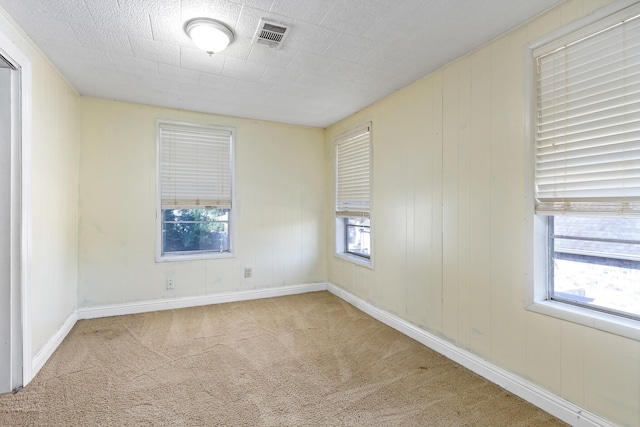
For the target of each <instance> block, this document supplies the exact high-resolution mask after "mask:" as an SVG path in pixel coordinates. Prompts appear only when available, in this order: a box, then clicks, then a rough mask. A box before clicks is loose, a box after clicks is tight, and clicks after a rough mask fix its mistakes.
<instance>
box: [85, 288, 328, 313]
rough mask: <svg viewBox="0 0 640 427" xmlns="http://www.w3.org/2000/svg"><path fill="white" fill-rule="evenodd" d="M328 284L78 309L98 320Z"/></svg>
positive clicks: (299, 291)
mask: <svg viewBox="0 0 640 427" xmlns="http://www.w3.org/2000/svg"><path fill="white" fill-rule="evenodd" d="M326 290H327V283H325V282H322V283H308V284H303V285H293V286H283V287H280V288H271V289H256V290H252V291H240V292H229V293H224V294H216V295H203V296H197V297H184V298H173V299H162V300H152V301H139V302H129V303H123V304H112V305H103V306H98V307H83V308H80V309H78V318H79V319H96V318H99V317H109V316H120V315H123V314H136V313H147V312H150V311H160V310H174V309H178V308H188V307H197V306H201V305H210V304H222V303H227V302H238V301H249V300H254V299H262V298H274V297H282V296H287V295H296V294H303V293H307V292H319V291H326Z"/></svg>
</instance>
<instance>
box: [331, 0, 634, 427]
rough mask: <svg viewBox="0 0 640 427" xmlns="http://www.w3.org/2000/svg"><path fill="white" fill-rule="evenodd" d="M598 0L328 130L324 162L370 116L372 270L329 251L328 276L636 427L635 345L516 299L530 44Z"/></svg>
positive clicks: (523, 239) (558, 12)
mask: <svg viewBox="0 0 640 427" xmlns="http://www.w3.org/2000/svg"><path fill="white" fill-rule="evenodd" d="M605 3H608V2H607V1H590V0H585V1H582V0H574V1H569V2H567V3H565V4H563V6H562V7H559V8H557V9H555V10H553V11H551V12H550V13H547V14H545V15H544V16H541V17H539V18H538V19H536V20H534V21H532V22H531V23H529V24H528V25H526V26H524V27H522V28H520V29H517V30H515V31H513V32H511V33H509V34H507V35H505V36H503V37H501V38H500V39H498V40H496V41H494V42H493V43H491V44H490V45H488V46H486V47H484V48H482V49H480V50H478V51H476V52H474V53H472V54H470V55H467V56H465V57H463V58H461V59H459V60H457V61H455V62H454V63H452V64H450V65H448V66H446V67H444V68H443V69H441V70H439V71H437V72H434V73H432V74H430V75H428V76H426V77H425V78H423V79H421V80H419V81H417V82H415V83H414V84H412V85H411V86H409V87H407V88H405V89H403V90H401V91H399V92H397V93H395V94H393V95H392V96H389V97H387V98H385V99H384V100H382V101H380V102H378V103H376V104H375V105H373V106H371V107H370V108H367V109H365V110H363V111H361V112H359V113H358V114H355V115H353V116H352V117H349V118H347V119H345V120H343V121H341V122H339V123H337V124H336V125H334V126H332V127H331V128H329V129H328V131H327V139H326V152H327V158H328V159H332V158H333V138H334V136H335V135H337V134H339V133H341V132H343V131H345V130H348V129H350V128H352V127H354V126H357V125H359V124H362V123H364V122H367V121H372V128H373V133H372V138H373V150H374V151H373V156H374V158H373V218H372V221H373V233H374V237H373V238H374V240H373V245H374V247H373V251H374V264H375V269H374V270H369V269H367V268H363V267H358V266H355V265H354V264H351V263H349V262H346V261H342V260H339V259H337V258H335V257H333V256H331V252H330V253H329V263H328V268H329V270H328V271H329V273H328V274H329V281H330V282H332V283H334V284H337V285H338V286H340V287H342V288H344V289H346V290H347V291H349V292H351V293H353V294H355V295H357V296H359V297H361V298H363V299H365V300H367V301H369V302H371V303H372V304H373V305H375V306H377V307H380V308H382V309H384V310H387V311H389V312H391V313H393V314H396V315H398V316H399V317H401V318H404V319H406V320H408V321H410V322H412V323H414V324H416V325H418V326H420V327H422V328H424V329H425V330H427V331H429V332H431V333H433V334H435V335H437V336H440V337H443V338H444V339H446V340H448V341H450V342H452V343H455V344H456V345H458V346H459V347H461V348H463V349H467V350H469V351H470V352H472V353H475V354H477V355H479V356H480V357H482V358H484V359H486V360H489V361H490V362H492V363H494V364H496V365H498V366H500V367H502V368H504V369H506V370H508V371H511V372H513V373H516V374H518V375H520V376H521V377H523V378H526V379H527V380H530V381H531V382H533V383H535V384H538V385H540V386H542V387H543V388H545V389H547V390H549V391H551V392H553V393H555V394H557V395H559V396H561V397H563V398H566V399H567V400H569V401H572V402H574V403H576V404H578V405H580V406H582V407H584V408H586V409H587V410H589V411H592V412H594V413H596V414H599V415H601V416H603V417H604V418H607V419H609V420H612V421H613V422H615V423H619V424H621V425H636V426H637V425H640V343H639V342H637V341H634V340H630V339H627V338H622V337H620V336H616V335H612V334H608V333H605V332H601V331H599V330H596V329H591V328H588V327H583V326H579V325H576V324H572V323H569V322H566V321H561V320H558V319H555V318H551V317H547V316H543V315H540V314H536V313H533V312H529V311H527V310H526V309H525V302H524V300H525V280H526V279H525V273H526V267H527V265H529V261H528V260H527V259H526V256H527V254H530V253H531V250H530V249H529V248H530V246H531V245H532V229H531V227H530V224H528V223H526V222H525V206H526V203H525V196H526V195H529V193H530V192H531V191H532V190H531V189H527V188H525V170H526V169H527V168H531V167H532V165H529V164H525V160H524V159H525V149H526V147H527V144H528V143H529V142H528V141H526V140H525V122H524V119H525V99H524V90H525V89H524V52H525V46H526V45H527V44H528V43H529V42H531V41H533V40H536V39H538V38H539V37H541V36H543V35H545V34H547V33H549V32H551V31H552V30H554V29H557V28H559V27H560V26H562V25H563V24H565V23H568V22H571V21H573V20H575V19H577V18H580V17H582V16H584V15H586V14H588V13H590V12H591V11H593V10H594V8H597V7H600V6H602V5H603V4H605ZM332 168H333V165H332V163H331V162H328V164H327V176H328V184H327V185H328V188H332V187H333V178H332V177H333V169H332ZM327 206H328V209H329V211H330V210H331V208H332V206H333V199H332V193H331V191H329V192H328V203H327ZM328 224H329V227H330V229H331V228H332V227H333V219H329V220H328ZM327 247H328V248H333V247H334V242H333V236H332V235H331V233H329V234H328V240H327ZM331 250H332V249H331Z"/></svg>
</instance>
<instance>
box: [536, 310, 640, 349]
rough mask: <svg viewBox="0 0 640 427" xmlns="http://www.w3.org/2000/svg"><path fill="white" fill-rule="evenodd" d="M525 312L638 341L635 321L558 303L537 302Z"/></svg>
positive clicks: (639, 330)
mask: <svg viewBox="0 0 640 427" xmlns="http://www.w3.org/2000/svg"><path fill="white" fill-rule="evenodd" d="M527 310H530V311H533V312H536V313H540V314H545V315H547V316H552V317H557V318H558V319H562V320H567V321H569V322H573V323H577V324H579V325H584V326H589V327H591V328H595V329H599V330H601V331H605V332H610V333H612V334H616V335H620V336H623V337H626V338H631V339H633V340H638V341H640V322H638V321H637V320H633V319H627V318H625V317H621V316H614V315H612V314H607V313H601V312H598V311H595V310H590V309H588V308H583V307H577V306H573V305H571V304H564V303H561V302H558V301H537V302H534V303H533V304H531V305H529V306H528V307H527Z"/></svg>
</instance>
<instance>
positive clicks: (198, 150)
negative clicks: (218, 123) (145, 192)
mask: <svg viewBox="0 0 640 427" xmlns="http://www.w3.org/2000/svg"><path fill="white" fill-rule="evenodd" d="M232 135H233V134H232V131H231V130H230V129H225V128H210V127H198V126H189V125H177V124H168V123H161V124H160V138H161V141H160V142H161V144H160V147H161V163H160V176H161V199H162V208H163V209H204V208H220V209H229V208H231V155H232V153H231V151H232V147H231V145H232Z"/></svg>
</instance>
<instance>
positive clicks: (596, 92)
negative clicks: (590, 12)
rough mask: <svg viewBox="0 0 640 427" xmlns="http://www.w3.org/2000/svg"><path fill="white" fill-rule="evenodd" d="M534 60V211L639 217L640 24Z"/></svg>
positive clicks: (630, 21) (621, 26)
mask: <svg viewBox="0 0 640 427" xmlns="http://www.w3.org/2000/svg"><path fill="white" fill-rule="evenodd" d="M534 55H535V56H536V63H537V129H536V178H535V181H536V196H537V201H536V212H538V213H546V214H554V213H560V212H575V213H581V214H602V215H626V216H640V19H637V17H636V18H632V19H628V20H625V21H622V22H618V23H617V24H615V25H613V26H610V27H608V28H606V29H604V30H600V31H597V32H595V33H594V34H592V35H590V36H588V37H584V38H581V39H579V40H577V41H573V42H570V43H565V44H564V45H563V46H560V47H558V48H556V49H554V50H552V51H550V52H545V53H540V54H539V53H534Z"/></svg>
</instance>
